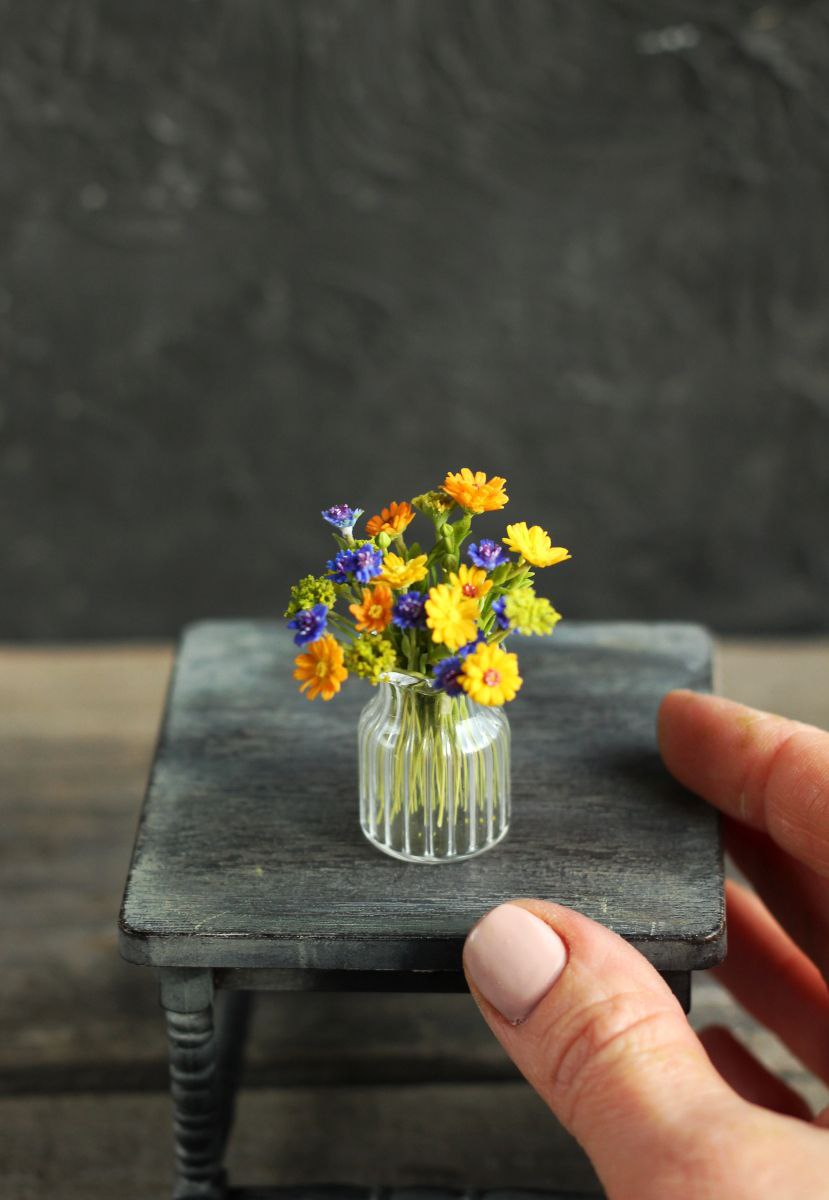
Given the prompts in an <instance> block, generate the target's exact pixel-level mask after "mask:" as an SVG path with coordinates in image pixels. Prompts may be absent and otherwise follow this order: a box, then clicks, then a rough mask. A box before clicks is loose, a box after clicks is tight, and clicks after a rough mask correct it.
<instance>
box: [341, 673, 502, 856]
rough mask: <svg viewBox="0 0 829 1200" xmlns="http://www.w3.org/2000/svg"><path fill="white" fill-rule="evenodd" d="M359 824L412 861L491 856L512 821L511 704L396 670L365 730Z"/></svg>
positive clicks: (367, 712)
mask: <svg viewBox="0 0 829 1200" xmlns="http://www.w3.org/2000/svg"><path fill="white" fill-rule="evenodd" d="M357 737H358V750H359V777H360V824H361V826H362V829H363V833H364V834H365V835H366V837H367V838H368V839H369V841H370V842H373V843H374V845H375V846H377V848H378V849H379V850H383V851H384V852H385V853H386V854H391V855H392V856H393V857H394V858H402V859H404V860H405V861H406V862H423V863H441V862H457V861H459V860H460V859H464V858H471V857H472V856H473V855H476V854H482V853H483V852H484V851H485V850H489V849H490V848H491V847H492V846H495V845H496V844H497V843H498V842H499V841H500V840H501V839H502V838H503V837H504V836H505V834H506V832H507V829H508V827H509V819H510V729H509V721H508V720H507V717H506V714H505V713H504V711H503V709H500V708H485V707H484V706H482V705H480V704H475V703H473V701H471V700H470V699H469V698H468V697H467V696H466V695H460V696H447V695H446V693H445V692H439V691H435V690H434V689H433V688H432V687H431V685H430V684H429V683H428V681H426V680H424V679H422V678H421V677H419V676H414V675H407V674H405V673H402V672H395V673H393V674H390V675H387V676H385V677H384V679H383V680H382V681H381V682H380V683H379V684H378V685H377V691H376V694H375V695H374V696H373V697H372V699H371V700H370V701H369V703H368V704H367V705H366V707H365V708H364V709H363V712H362V714H361V716H360V723H359V726H358V734H357Z"/></svg>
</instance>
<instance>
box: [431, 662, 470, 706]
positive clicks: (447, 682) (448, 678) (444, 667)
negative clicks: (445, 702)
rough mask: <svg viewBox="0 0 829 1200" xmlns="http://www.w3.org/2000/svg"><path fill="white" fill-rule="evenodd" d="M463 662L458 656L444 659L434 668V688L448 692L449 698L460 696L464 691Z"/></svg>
mask: <svg viewBox="0 0 829 1200" xmlns="http://www.w3.org/2000/svg"><path fill="white" fill-rule="evenodd" d="M460 674H461V660H460V658H459V657H458V656H457V654H454V655H452V657H451V658H442V659H441V660H440V662H439V663H436V664H435V667H434V678H433V680H432V687H433V688H436V689H437V690H438V691H441V692H446V695H447V696H459V695H460V694H461V692H462V691H463V688H462V687H461V685H460Z"/></svg>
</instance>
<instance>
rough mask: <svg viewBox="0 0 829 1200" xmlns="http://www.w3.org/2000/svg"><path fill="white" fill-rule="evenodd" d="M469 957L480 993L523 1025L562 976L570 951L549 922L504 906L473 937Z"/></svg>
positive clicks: (513, 906)
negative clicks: (522, 1022) (568, 951)
mask: <svg viewBox="0 0 829 1200" xmlns="http://www.w3.org/2000/svg"><path fill="white" fill-rule="evenodd" d="M463 959H464V965H465V967H466V970H467V973H468V974H469V976H470V977H471V979H472V982H473V983H474V984H475V986H476V988H477V989H478V991H479V992H481V994H482V995H483V996H484V997H485V998H486V999H487V1000H488V1001H489V1003H490V1004H491V1005H492V1006H493V1008H497V1009H498V1012H499V1013H501V1014H502V1016H504V1017H506V1019H507V1020H508V1021H512V1023H513V1024H514V1025H517V1024H518V1022H519V1021H525V1020H526V1019H527V1017H528V1016H529V1015H530V1013H531V1012H532V1010H533V1009H534V1008H535V1006H536V1005H537V1004H538V1002H539V1001H540V1000H543V998H544V997H545V996H546V995H547V993H548V992H549V990H550V988H551V987H552V986H553V984H554V983H555V982H556V980H557V979H558V977H559V976H560V975H561V972H562V971H563V970H564V968H565V966H566V964H567V948H566V947H565V945H564V942H563V941H562V940H561V938H560V937H559V936H558V934H557V933H555V932H554V930H552V929H551V928H550V926H549V925H547V923H546V922H545V921H541V920H539V918H538V917H535V916H533V914H532V913H531V912H528V911H527V909H526V908H521V907H519V905H517V904H501V905H499V907H498V908H493V910H492V912H490V913H487V915H486V916H485V917H484V919H483V920H482V921H479V922H478V924H477V925H476V926H475V928H474V929H473V930H472V932H471V933H470V934H469V937H468V938H467V939H466V945H465V947H464V954H463Z"/></svg>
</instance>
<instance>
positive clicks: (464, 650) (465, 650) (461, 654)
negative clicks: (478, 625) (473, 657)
mask: <svg viewBox="0 0 829 1200" xmlns="http://www.w3.org/2000/svg"><path fill="white" fill-rule="evenodd" d="M485 641H486V638H485V637H484V632H483V630H482V629H479V630H478V632H477V634H476V636H475V639H474V640H473V641H471V642H467V643H466V645H465V646H461V648H460V650H459V651H458V658H466V657H467V655H469V654H471V653H472V651H473V650H477V649H478V647H479V646H480V644H481V642H485Z"/></svg>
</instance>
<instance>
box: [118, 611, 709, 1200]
mask: <svg viewBox="0 0 829 1200" xmlns="http://www.w3.org/2000/svg"><path fill="white" fill-rule="evenodd" d="M294 653H295V647H294V646H293V643H292V642H291V639H290V637H289V635H288V633H287V632H286V631H285V630H283V629H279V628H276V627H275V625H274V624H273V623H272V622H262V621H215V622H209V623H205V624H200V625H196V626H193V627H191V628H190V629H189V630H188V631H187V632H186V633H185V635H184V638H183V640H182V643H181V647H180V650H179V654H178V658H177V662H176V667H175V672H174V675H173V682H172V685H171V689H170V695H169V701H168V707H167V712H166V715H165V717H164V723H163V726H162V731H161V736H160V740H159V744H158V749H157V753H156V759H155V763H154V765H153V769H152V774H151V777H150V783H149V788H148V791H147V797H146V800H145V802H144V808H143V812H142V814H141V821H140V824H139V827H138V834H137V837H136V842H135V850H134V853H133V859H132V865H131V867H130V871H129V876H128V878H127V885H126V891H125V894H124V903H123V907H122V910H121V917H120V944H121V953H122V954H123V956H124V957H125V958H126V959H128V960H129V961H130V962H133V963H139V964H142V965H144V966H149V967H152V968H153V969H154V970H155V971H156V972H157V974H158V978H159V982H160V988H161V1004H162V1006H163V1008H164V1009H165V1010H166V1016H167V1029H168V1033H169V1047H170V1074H171V1081H172V1082H171V1087H172V1095H173V1106H174V1127H175V1146H176V1182H175V1188H174V1193H173V1194H174V1197H175V1200H196V1198H200V1200H220V1198H221V1197H224V1196H225V1195H227V1191H226V1183H225V1177H224V1171H223V1168H222V1161H223V1157H224V1145H225V1140H226V1137H227V1134H228V1131H229V1127H230V1112H231V1109H232V1102H233V1091H234V1086H235V1074H236V1072H235V1064H236V1063H237V1061H238V1056H239V1053H240V1052H241V1043H242V1039H243V1025H244V1023H243V1021H242V1020H241V1019H240V1015H239V1010H240V1005H239V1001H240V997H239V995H238V993H240V992H243V993H245V992H253V991H258V990H263V989H265V990H274V989H276V990H286V989H288V990H292V989H317V988H325V989H344V990H364V991H378V990H388V989H392V990H402V991H416V990H423V991H436V990H440V991H446V990H453V991H455V990H462V989H463V988H465V983H464V978H463V974H462V971H461V951H462V947H463V942H464V938H465V936H466V934H467V932H468V931H469V929H470V928H471V926H472V925H473V924H474V922H475V921H476V920H477V919H478V918H479V917H480V916H482V915H483V914H484V913H485V912H486V911H487V910H488V909H490V908H492V907H493V906H494V905H496V904H499V903H500V902H502V901H504V900H509V899H510V898H513V897H516V896H534V897H541V898H544V899H550V900H556V901H558V902H560V903H562V904H567V905H571V906H572V907H574V908H577V909H578V910H579V911H580V912H583V913H585V914H586V915H587V916H589V917H593V918H594V919H595V920H596V921H600V922H601V923H602V924H604V925H607V926H609V927H610V928H612V929H614V930H615V931H616V932H617V933H619V934H620V935H621V936H622V937H624V938H625V939H626V940H627V941H629V942H631V943H632V944H633V945H634V946H636V947H637V948H638V949H639V950H640V951H641V952H642V954H644V956H645V957H646V958H647V959H648V960H649V961H650V962H651V963H653V965H654V966H655V967H656V968H657V970H659V971H660V972H661V973H662V974H663V975H664V976H665V978H666V979H667V980H668V982H669V984H670V986H671V987H672V988H673V990H674V992H675V993H676V994H677V996H678V997H679V998H680V1000H681V1001H682V1003H683V1005H684V1006H685V1008H686V1011H687V1009H688V1006H689V1002H690V973H691V971H694V970H699V969H702V968H705V967H710V966H713V965H714V964H715V963H717V962H719V961H721V959H722V957H723V955H724V952H725V925H724V903H723V872H722V854H721V849H720V839H719V829H718V823H717V817H716V815H715V813H714V812H713V811H712V810H711V809H710V808H708V807H707V806H706V805H705V804H703V803H701V802H700V801H698V800H696V799H695V798H694V797H692V796H690V795H689V794H688V793H687V792H686V791H684V790H683V789H682V788H681V787H680V786H679V785H678V784H676V783H675V782H674V781H673V780H672V779H671V778H670V777H669V776H668V774H667V772H666V771H665V769H664V768H663V767H662V765H661V762H660V760H659V757H658V754H657V750H656V742H655V733H654V722H655V717H656V710H657V705H658V703H659V700H660V698H661V696H662V695H663V694H664V693H665V692H667V691H669V690H670V689H671V688H675V687H690V688H697V689H701V690H708V689H709V688H710V685H711V644H710V640H709V638H708V636H707V635H706V634H705V632H704V631H703V630H701V629H699V628H697V627H694V626H689V625H675V624H662V625H646V624H633V623H628V624H582V623H578V622H573V621H570V622H566V623H564V624H563V625H562V626H561V627H560V629H559V630H558V631H557V632H556V634H555V637H554V638H553V639H552V640H551V641H549V642H546V641H541V640H540V639H539V640H538V641H534V640H532V639H522V642H521V663H522V667H523V668H524V671H523V673H524V676H525V679H526V682H525V685H524V689H523V691H522V693H521V696H520V697H519V698H518V700H517V701H516V702H515V703H514V704H513V705H511V706H510V710H509V715H510V721H511V724H512V730H513V751H512V757H513V768H512V771H513V775H512V778H513V817H512V825H511V829H510V833H509V835H508V837H507V839H506V841H504V842H503V843H502V844H501V845H500V846H498V847H496V848H495V849H494V850H492V851H491V852H488V853H486V854H484V855H482V856H481V857H479V858H474V859H471V860H468V861H466V862H461V863H452V864H446V865H440V866H426V865H413V864H408V863H403V862H398V861H396V860H394V859H392V858H388V857H386V856H385V855H382V854H380V853H378V851H377V850H375V849H374V848H373V847H372V846H370V845H369V843H368V842H367V841H366V840H365V838H364V837H363V835H362V833H361V831H360V827H359V824H358V814H357V780H356V725H357V718H358V715H359V712H360V709H361V707H362V706H363V704H364V703H365V702H366V699H367V698H368V689H367V688H365V687H364V686H363V685H361V684H360V685H354V684H349V685H347V686H346V688H345V689H344V692H343V693H342V694H341V695H340V696H339V697H337V698H336V700H334V701H332V702H331V703H329V704H322V703H321V702H320V703H318V704H317V705H316V706H315V710H314V711H313V712H311V710H310V708H309V705H308V702H307V701H306V700H305V699H304V698H303V697H301V696H300V695H299V694H298V693H297V691H296V689H295V685H294V683H293V680H292V679H291V671H290V665H291V661H292V658H293V655H294ZM224 990H227V991H228V992H229V993H233V994H235V995H233V996H231V997H229V1000H230V1002H229V1003H227V1004H223V1005H221V1006H218V1008H217V1016H216V1019H215V1020H214V996H215V994H216V993H217V992H222V991H224ZM551 1182H552V1181H551ZM295 1190H296V1189H293V1191H295ZM354 1190H355V1189H347V1191H348V1192H349V1193H351V1192H354ZM345 1191H346V1190H345V1189H344V1194H345ZM357 1191H358V1192H359V1189H357ZM255 1194H256V1195H257V1196H261V1195H263V1193H262V1192H261V1191H257V1192H256V1193H255ZM360 1194H362V1193H360ZM368 1194H369V1193H368V1191H366V1192H365V1195H366V1196H368ZM512 1194H513V1193H511V1195H512ZM233 1195H234V1196H243V1195H245V1193H244V1191H237V1190H234V1192H233ZM251 1195H253V1193H251Z"/></svg>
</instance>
